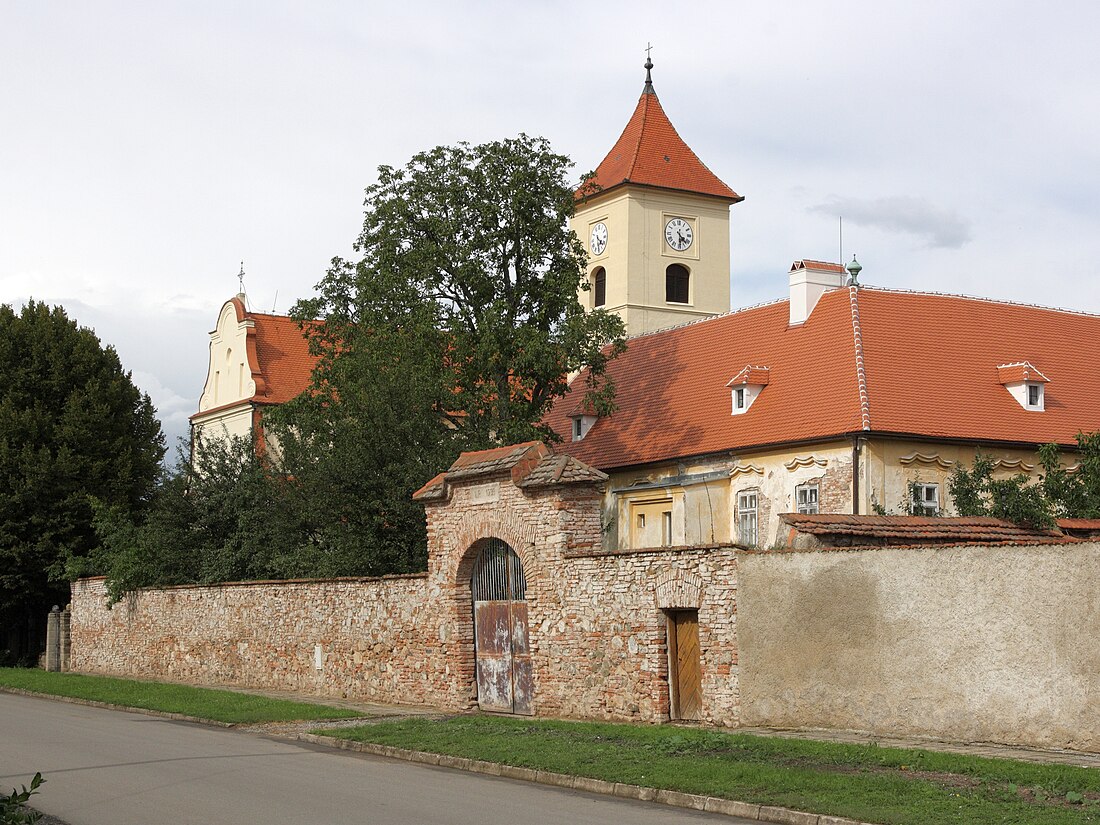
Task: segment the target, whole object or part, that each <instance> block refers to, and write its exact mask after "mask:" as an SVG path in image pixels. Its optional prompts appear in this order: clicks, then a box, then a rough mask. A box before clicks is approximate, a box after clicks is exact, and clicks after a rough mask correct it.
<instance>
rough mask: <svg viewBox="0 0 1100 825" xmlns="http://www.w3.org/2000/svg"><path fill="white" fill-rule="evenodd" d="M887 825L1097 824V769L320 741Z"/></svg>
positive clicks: (697, 747) (916, 758) (649, 744)
mask: <svg viewBox="0 0 1100 825" xmlns="http://www.w3.org/2000/svg"><path fill="white" fill-rule="evenodd" d="M316 733H324V734H325V735H328V736H333V737H341V738H346V739H355V740H359V741H364V742H377V743H380V744H384V745H392V746H395V747H400V748H410V749H413V750H421V751H429V752H433V753H443V754H449V755H452V756H462V757H468V758H473V759H481V760H486V761H490V762H501V763H505V764H508V765H516V766H519V767H528V768H536V769H542V770H548V771H555V772H558V773H567V774H573V775H577V776H588V777H594V778H596V779H604V780H607V781H611V782H624V783H628V784H633V785H647V786H652V787H657V788H667V789H669V790H676V791H683V792H687V793H697V794H705V795H708V796H718V797H725V798H728V799H738V800H742V801H745V802H753V803H761V804H766V805H782V806H785V807H789V808H795V809H798V810H803V811H812V812H814V813H822V814H832V815H834V816H846V817H851V818H852V819H856V820H861V821H864V822H876V823H883V825H953V824H954V823H974V824H975V825H977V824H978V823H980V825H990V823H1021V825H1023V823H1027V825H1055V824H1056V823H1057V824H1059V825H1060V824H1061V823H1081V822H1100V770H1095V769H1091V768H1075V767H1062V766H1050V765H1033V764H1030V763H1026V762H1014V761H1009V760H1001V759H981V758H977V757H969V756H959V755H955V754H947V753H937V752H934V751H921V750H901V749H895V748H883V747H877V746H874V745H844V744H833V743H825V742H815V741H807V740H796V739H780V738H772V737H761V736H749V735H745V734H735V733H724V732H720V731H715V730H706V729H696V728H678V727H671V726H644V727H643V726H635V725H616V724H598V723H587V722H560V721H541V720H539V721H534V720H520V719H510V718H502V717H486V716H463V717H456V718H452V719H448V720H445V721H432V720H427V719H410V720H405V721H398V722H384V723H381V724H375V725H370V726H364V727H356V728H343V729H340V730H329V731H316Z"/></svg>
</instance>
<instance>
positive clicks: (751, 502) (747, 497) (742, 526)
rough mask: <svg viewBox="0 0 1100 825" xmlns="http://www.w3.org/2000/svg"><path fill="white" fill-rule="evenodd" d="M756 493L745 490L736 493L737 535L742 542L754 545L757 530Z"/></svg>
mask: <svg viewBox="0 0 1100 825" xmlns="http://www.w3.org/2000/svg"><path fill="white" fill-rule="evenodd" d="M757 523H758V522H757V494H756V491H755V490H747V491H745V492H743V493H738V494H737V535H738V538H739V539H740V540H741V543H742V544H749V545H754V544H756V542H757V539H758V538H759V536H758V532H757Z"/></svg>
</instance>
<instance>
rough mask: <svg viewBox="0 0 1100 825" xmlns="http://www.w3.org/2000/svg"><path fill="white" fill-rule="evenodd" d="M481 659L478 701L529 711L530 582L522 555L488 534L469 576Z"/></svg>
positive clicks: (493, 708) (483, 706)
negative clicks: (528, 596)
mask: <svg viewBox="0 0 1100 825" xmlns="http://www.w3.org/2000/svg"><path fill="white" fill-rule="evenodd" d="M470 591H471V594H472V596H473V610H474V647H475V657H476V662H477V702H478V706H479V707H480V708H481V709H482V710H488V711H495V712H497V713H520V714H525V715H529V714H530V713H531V712H532V711H531V693H532V682H533V674H532V667H531V650H530V646H529V645H528V639H527V582H526V579H525V578H524V575H523V565H522V563H521V562H520V560H519V557H518V556H517V555H516V554H515V551H514V550H512V548H511V547H509V546H508V545H507V544H505V543H504V542H503V541H500V540H499V539H489V540H488V541H487V542H486V543H485V546H484V547H483V548H482V550H481V553H480V554H479V555H478V558H477V561H476V562H475V563H474V571H473V575H472V576H471V579H470Z"/></svg>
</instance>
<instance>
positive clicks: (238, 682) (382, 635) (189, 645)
mask: <svg viewBox="0 0 1100 825" xmlns="http://www.w3.org/2000/svg"><path fill="white" fill-rule="evenodd" d="M431 604H432V599H431V587H430V583H429V582H428V580H427V577H425V576H423V575H419V576H404V577H393V578H383V579H336V580H329V581H300V582H297V581H292V582H246V583H240V584H222V585H212V586H183V587H171V588H165V589H159V590H157V589H151V590H142V591H139V592H136V593H133V594H131V595H130V596H128V597H126V598H124V599H123V600H122V601H121V602H119V603H118V604H116V605H114V606H113V607H112V608H110V609H108V608H107V604H106V588H105V586H104V582H103V580H102V579H84V580H81V581H79V582H76V583H75V584H74V585H73V602H72V611H73V615H72V631H71V633H72V653H71V656H72V669H73V670H76V671H81V672H84V673H101V674H109V675H115V676H136V677H142V678H155V679H164V680H168V681H177V682H187V683H190V684H198V685H232V686H237V687H249V688H261V689H272V690H291V691H298V692H303V693H313V694H319V695H325V696H333V697H348V698H354V699H361V700H364V701H378V702H393V703H402V704H431V705H438V706H441V707H459V706H462V705H463V703H464V699H465V697H464V696H463V695H462V694H461V691H460V690H458V689H457V683H456V682H455V681H454V679H453V678H452V676H451V673H450V672H449V670H448V668H447V662H446V661H445V648H444V646H443V645H442V644H441V643H440V636H441V634H443V633H444V632H445V630H444V629H443V628H441V627H440V624H439V622H438V621H437V616H436V615H435V613H434V611H432V610H431Z"/></svg>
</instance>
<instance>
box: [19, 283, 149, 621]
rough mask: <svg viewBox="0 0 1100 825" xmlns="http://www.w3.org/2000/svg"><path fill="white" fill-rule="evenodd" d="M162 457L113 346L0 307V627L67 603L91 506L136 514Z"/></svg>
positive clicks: (142, 398) (145, 408)
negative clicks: (70, 578) (70, 576)
mask: <svg viewBox="0 0 1100 825" xmlns="http://www.w3.org/2000/svg"><path fill="white" fill-rule="evenodd" d="M164 449H165V447H164V436H163V435H162V434H161V430H160V423H159V422H158V421H157V419H156V415H155V411H154V409H153V405H152V403H151V402H150V400H149V397H148V396H147V395H144V394H143V393H141V392H140V391H139V390H138V388H137V387H135V386H134V383H133V381H132V380H131V378H130V373H128V372H127V371H125V370H124V369H123V368H122V365H121V364H120V362H119V359H118V355H117V354H116V353H115V351H114V349H113V348H111V347H110V346H107V347H105V346H103V345H102V344H101V343H100V341H99V339H98V338H97V337H96V335H95V333H94V332H93V331H92V330H90V329H87V328H83V327H80V326H78V325H77V323H76V322H75V321H73V320H72V319H70V318H69V317H68V316H67V315H66V314H65V311H64V310H63V309H62V308H61V307H52V308H51V307H49V306H46V305H45V304H42V303H38V302H34V301H31V302H30V303H28V304H27V305H26V306H24V307H23V309H22V310H21V311H19V312H16V311H15V310H14V309H13V308H12V307H10V306H7V305H0V626H4V627H11V626H12V625H13V624H16V623H18V624H19V625H20V626H25V623H26V622H27V621H28V620H31V621H35V622H38V621H39V620H41V621H44V618H43V617H44V615H45V610H48V609H49V606H50V605H51V604H53V603H61V604H64V603H65V602H67V601H68V593H67V591H68V584H67V579H66V572H67V571H68V570H73V569H79V568H80V567H81V560H82V559H84V558H86V557H87V556H88V554H89V552H90V551H91V549H92V548H93V547H94V546H95V544H96V540H95V532H94V530H93V527H92V518H93V510H92V499H93V498H94V499H98V500H99V501H102V502H104V503H105V504H107V505H109V506H115V507H118V508H123V509H125V510H136V509H139V508H141V507H143V506H144V504H145V503H146V501H147V499H148V496H149V495H150V493H151V491H152V489H153V485H154V483H155V480H156V477H157V473H158V468H159V465H160V461H161V459H162V458H163V456H164ZM40 613H41V614H42V615H41V616H39V614H40Z"/></svg>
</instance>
